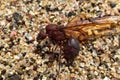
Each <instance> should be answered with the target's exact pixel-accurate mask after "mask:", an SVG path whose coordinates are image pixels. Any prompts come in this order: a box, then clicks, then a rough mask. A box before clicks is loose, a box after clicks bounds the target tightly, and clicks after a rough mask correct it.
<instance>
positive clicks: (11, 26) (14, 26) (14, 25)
mask: <svg viewBox="0 0 120 80" xmlns="http://www.w3.org/2000/svg"><path fill="white" fill-rule="evenodd" d="M17 27H18V25H17V24H16V23H11V24H10V26H9V29H10V30H13V28H17Z"/></svg>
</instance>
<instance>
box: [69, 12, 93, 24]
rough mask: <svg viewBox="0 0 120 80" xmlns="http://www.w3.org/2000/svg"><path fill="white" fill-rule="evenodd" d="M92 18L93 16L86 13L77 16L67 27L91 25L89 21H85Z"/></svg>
mask: <svg viewBox="0 0 120 80" xmlns="http://www.w3.org/2000/svg"><path fill="white" fill-rule="evenodd" d="M90 16H91V15H88V14H85V13H82V14H80V15H77V16H75V17H74V18H73V19H72V20H71V21H70V22H69V23H68V24H67V26H77V25H82V24H86V23H90V22H89V20H85V19H88V18H90Z"/></svg>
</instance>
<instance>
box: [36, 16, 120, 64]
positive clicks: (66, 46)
mask: <svg viewBox="0 0 120 80" xmlns="http://www.w3.org/2000/svg"><path fill="white" fill-rule="evenodd" d="M119 21H120V16H104V17H100V18H89V19H84V20H81V18H80V17H79V16H76V17H75V18H73V20H72V21H71V22H69V23H68V24H67V25H66V26H63V25H56V24H49V25H47V26H46V33H45V34H44V33H43V32H40V34H39V35H38V37H37V39H38V40H39V39H40V38H42V39H43V38H45V37H46V36H48V38H49V39H50V41H51V42H52V43H55V44H57V45H58V46H59V47H60V53H61V54H62V55H63V56H64V58H65V59H66V60H67V62H69V63H71V62H72V61H73V60H74V58H75V57H76V56H77V55H78V52H79V50H80V46H79V42H82V41H86V40H90V39H94V38H96V37H100V36H105V35H114V34H116V33H120V24H119Z"/></svg>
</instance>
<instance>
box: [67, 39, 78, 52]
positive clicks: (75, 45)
mask: <svg viewBox="0 0 120 80" xmlns="http://www.w3.org/2000/svg"><path fill="white" fill-rule="evenodd" d="M68 45H69V46H72V47H73V48H75V49H77V50H80V46H79V42H78V40H77V39H75V38H70V39H69V40H68Z"/></svg>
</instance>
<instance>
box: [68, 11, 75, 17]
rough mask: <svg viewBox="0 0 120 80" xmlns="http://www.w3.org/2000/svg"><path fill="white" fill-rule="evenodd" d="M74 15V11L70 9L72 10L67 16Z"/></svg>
mask: <svg viewBox="0 0 120 80" xmlns="http://www.w3.org/2000/svg"><path fill="white" fill-rule="evenodd" d="M74 15H76V13H75V12H73V11H72V12H69V13H68V15H67V16H68V17H71V16H74Z"/></svg>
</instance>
